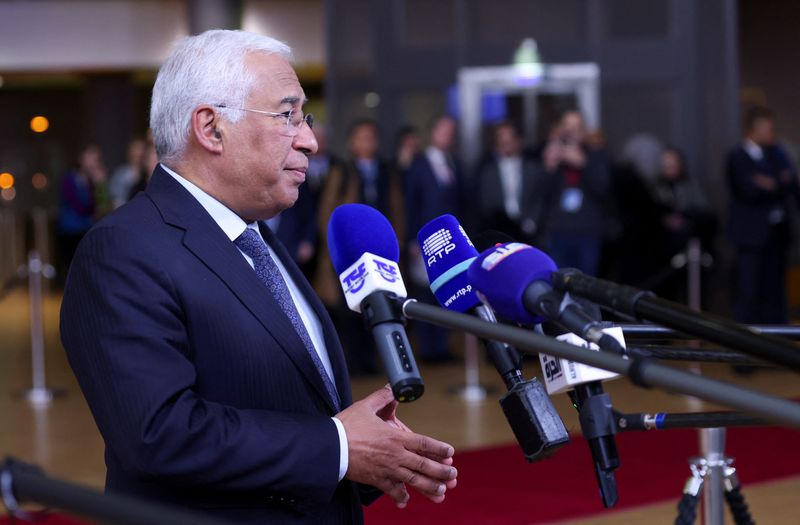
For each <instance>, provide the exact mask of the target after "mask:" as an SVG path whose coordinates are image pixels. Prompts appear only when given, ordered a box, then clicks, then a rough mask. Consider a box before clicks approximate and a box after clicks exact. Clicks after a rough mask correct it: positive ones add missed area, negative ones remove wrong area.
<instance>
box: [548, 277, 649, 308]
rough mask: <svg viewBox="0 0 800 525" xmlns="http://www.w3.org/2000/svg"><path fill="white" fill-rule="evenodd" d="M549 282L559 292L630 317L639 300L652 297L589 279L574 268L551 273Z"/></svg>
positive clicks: (628, 287) (617, 285) (644, 293)
mask: <svg viewBox="0 0 800 525" xmlns="http://www.w3.org/2000/svg"><path fill="white" fill-rule="evenodd" d="M551 281H552V283H553V286H554V287H555V288H557V289H559V290H561V291H564V292H569V293H571V294H574V295H577V296H578V297H584V298H586V299H589V300H590V301H593V302H595V303H599V304H601V305H605V306H607V307H609V308H612V309H613V310H616V311H618V312H622V313H624V314H627V315H632V316H636V315H637V313H636V304H637V303H638V302H639V300H640V299H641V298H642V297H644V296H646V295H652V293H651V292H647V291H644V290H639V289H637V288H633V287H631V286H626V285H621V284H617V283H613V282H611V281H606V280H603V279H598V278H596V277H591V276H589V275H586V274H584V273H583V272H581V271H580V270H576V269H574V268H565V269H561V270H557V271H555V272H553V274H552V276H551Z"/></svg>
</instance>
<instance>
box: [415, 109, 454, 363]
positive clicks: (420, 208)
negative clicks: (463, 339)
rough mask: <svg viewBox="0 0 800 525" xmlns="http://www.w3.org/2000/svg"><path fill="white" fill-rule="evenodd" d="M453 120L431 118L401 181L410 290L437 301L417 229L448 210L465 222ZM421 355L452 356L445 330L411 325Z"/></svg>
mask: <svg viewBox="0 0 800 525" xmlns="http://www.w3.org/2000/svg"><path fill="white" fill-rule="evenodd" d="M455 139H456V122H455V121H454V120H453V119H452V118H450V117H447V116H443V117H439V118H437V119H435V120H434V121H433V125H432V126H431V128H430V139H429V144H428V147H427V148H426V149H425V151H424V152H422V154H420V155H417V157H416V158H415V159H414V160H413V161H412V162H411V166H409V168H408V172H407V174H406V180H405V181H404V187H405V203H406V205H405V208H406V224H407V227H406V230H407V235H408V264H409V267H410V270H409V273H410V277H411V284H412V286H413V291H412V294H413V295H414V296H415V297H417V298H418V299H421V300H425V302H428V303H431V304H438V303H437V302H436V299H435V298H434V297H433V294H432V293H431V291H430V287H429V284H428V276H427V272H426V270H425V264H424V263H423V261H422V253H421V251H420V247H419V244H418V243H417V233H418V232H419V230H420V229H421V228H422V227H423V226H424V225H425V224H427V223H428V222H430V221H431V220H433V219H435V218H436V217H438V216H440V215H444V214H445V213H449V214H452V215H455V216H456V217H458V218H459V220H461V221H464V222H466V218H465V217H463V214H462V212H463V211H467V210H465V208H466V207H465V206H463V197H464V191H463V190H464V188H463V180H462V174H461V169H460V166H459V163H458V162H457V161H456V159H455V157H454V156H453V149H454V147H455ZM413 329H414V334H415V335H416V336H417V344H418V345H419V347H420V355H421V356H422V358H423V359H424V360H426V361H428V362H448V361H452V360H453V357H452V355H451V354H450V350H449V349H448V347H447V332H446V331H445V330H443V329H442V328H439V327H437V326H433V325H430V324H427V323H417V324H415V325H414V327H413Z"/></svg>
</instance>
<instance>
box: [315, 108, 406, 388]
mask: <svg viewBox="0 0 800 525" xmlns="http://www.w3.org/2000/svg"><path fill="white" fill-rule="evenodd" d="M379 148H380V135H379V130H378V124H377V123H376V122H375V121H373V120H369V119H363V120H358V121H356V122H354V123H353V124H351V126H350V130H349V133H348V138H347V150H348V151H347V152H348V155H347V158H346V159H345V160H344V162H342V163H341V165H338V166H334V168H333V169H331V170H330V171H329V173H328V178H327V180H326V181H325V186H324V188H323V190H322V194H321V196H320V201H319V217H318V228H319V230H318V231H319V236H320V238H321V244H322V246H325V247H327V245H328V242H327V233H328V221H329V219H330V216H331V214H332V213H333V210H334V209H336V207H337V206H340V205H342V204H350V203H361V204H367V205H369V206H372V207H373V208H376V209H377V210H378V211H380V212H381V213H383V214H384V215H385V216H386V217H387V218H388V219H389V221H390V222H391V223H392V225H393V226H394V227H395V231H396V232H397V235H398V239H400V238H401V235H402V230H399V231H398V225H399V223H400V219H398V217H401V216H402V210H401V209H400V204H401V200H400V186H399V181H397V180H396V178H395V177H393V176H392V173H391V170H390V169H389V164H388V163H387V162H385V161H384V160H383V159H382V158H380V156H379V154H378V151H379ZM320 255H321V256H320V258H319V263H318V264H317V271H316V275H315V277H316V281H315V288H316V290H317V293H319V295H320V297H321V298H322V300H323V302H324V303H325V305H326V306H327V307H328V308H329V310H330V312H331V315H332V317H333V318H334V321H335V323H336V326H337V328H338V330H339V335H340V337H341V338H342V343H343V346H344V348H345V349H346V352H347V358H348V368H349V370H350V374H351V375H353V376H357V375H373V374H376V373H377V372H378V366H377V361H376V356H375V353H376V352H375V345H374V343H373V341H372V336H371V335H370V334H369V332H367V330H366V329H365V328H364V324H363V322H362V319H361V317H360V316H359V315H358V314H356V313H354V312H352V311H350V309H349V308H348V307H347V304H346V303H345V301H344V295H343V294H342V287H341V285H340V284H339V278H338V276H337V275H336V273H335V271H334V269H333V264H332V263H331V261H330V257H329V256H328V255H327V250H325V252H324V253H321V254H320Z"/></svg>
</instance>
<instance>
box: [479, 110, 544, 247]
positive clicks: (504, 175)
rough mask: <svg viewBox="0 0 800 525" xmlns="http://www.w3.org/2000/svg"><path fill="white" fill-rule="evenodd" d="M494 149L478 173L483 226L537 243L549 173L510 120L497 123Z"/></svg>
mask: <svg viewBox="0 0 800 525" xmlns="http://www.w3.org/2000/svg"><path fill="white" fill-rule="evenodd" d="M493 139H494V140H493V146H494V147H493V148H492V152H491V153H490V154H489V155H487V157H486V158H485V159H483V161H482V162H481V163H480V164H479V166H478V169H477V174H476V184H477V191H476V192H475V201H476V204H477V209H478V215H479V221H480V224H481V227H482V228H491V229H494V230H498V231H501V232H505V233H507V234H508V235H510V236H511V237H513V238H514V239H518V240H519V241H520V242H525V243H534V242H535V238H536V234H537V233H538V229H539V224H540V223H541V222H542V217H541V215H542V212H543V204H544V199H543V195H542V193H543V192H542V188H543V185H544V181H545V179H546V178H547V174H546V173H545V172H544V169H543V168H542V166H541V164H539V162H537V161H536V159H534V158H533V157H531V156H527V155H524V154H523V152H522V138H521V137H520V134H519V131H518V130H517V129H516V127H515V126H514V125H513V124H512V123H510V122H502V123H500V124H498V125H497V126H495V128H494V136H493Z"/></svg>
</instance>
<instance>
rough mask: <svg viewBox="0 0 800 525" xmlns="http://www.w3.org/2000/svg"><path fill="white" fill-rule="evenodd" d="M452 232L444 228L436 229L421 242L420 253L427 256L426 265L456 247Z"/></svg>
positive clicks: (429, 264)
mask: <svg viewBox="0 0 800 525" xmlns="http://www.w3.org/2000/svg"><path fill="white" fill-rule="evenodd" d="M452 240H453V234H452V233H450V230H448V229H446V228H441V229H439V230H436V231H435V232H433V234H431V235H430V236H429V237H428V238H427V239H425V241H424V242H423V243H422V253H423V254H424V255H425V257H426V258H427V264H428V266H431V265H432V264H433V263H435V262H436V259H437V258H439V259H441V258H442V257H443V256H444V255H445V254H448V253H450V252H452V251H453V250H455V249H456V245H455V244H453V243H452V242H450V241H452Z"/></svg>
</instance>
